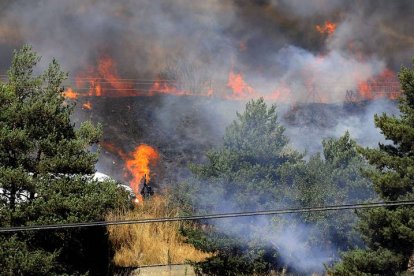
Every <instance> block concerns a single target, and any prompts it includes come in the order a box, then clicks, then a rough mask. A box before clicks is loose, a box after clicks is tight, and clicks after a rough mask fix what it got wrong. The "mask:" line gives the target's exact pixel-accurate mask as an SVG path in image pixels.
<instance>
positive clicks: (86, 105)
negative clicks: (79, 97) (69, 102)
mask: <svg viewBox="0 0 414 276" xmlns="http://www.w3.org/2000/svg"><path fill="white" fill-rule="evenodd" d="M82 108H83V109H88V110H91V109H92V104H91V102H90V101H87V102H86V103H84V104H83V105H82Z"/></svg>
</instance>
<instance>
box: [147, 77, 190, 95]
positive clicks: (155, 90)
mask: <svg viewBox="0 0 414 276" xmlns="http://www.w3.org/2000/svg"><path fill="white" fill-rule="evenodd" d="M155 94H170V95H176V96H183V95H191V93H190V92H189V91H185V90H180V89H177V87H176V85H175V84H173V83H171V82H170V81H166V80H156V81H154V83H153V84H152V86H151V88H150V89H149V95H150V96H153V95H155Z"/></svg>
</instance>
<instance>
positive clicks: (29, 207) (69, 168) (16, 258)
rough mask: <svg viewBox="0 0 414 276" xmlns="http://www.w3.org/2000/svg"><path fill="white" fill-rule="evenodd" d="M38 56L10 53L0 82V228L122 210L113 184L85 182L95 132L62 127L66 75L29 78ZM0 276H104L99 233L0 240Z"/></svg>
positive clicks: (67, 111) (93, 157) (54, 68)
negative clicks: (96, 275) (65, 275)
mask: <svg viewBox="0 0 414 276" xmlns="http://www.w3.org/2000/svg"><path fill="white" fill-rule="evenodd" d="M39 61H40V57H38V56H37V54H36V53H34V52H33V51H32V49H31V47H30V46H27V45H26V46H24V47H22V49H20V50H19V51H15V53H14V57H13V60H12V65H11V68H10V70H9V71H8V81H7V82H6V83H0V226H1V227H11V226H24V225H39V224H55V223H72V222H85V221H96V220H103V219H104V215H105V213H106V212H107V211H108V210H110V209H114V208H123V207H126V206H128V199H127V196H126V195H125V193H124V192H123V191H122V190H120V189H119V188H118V187H117V185H116V183H114V182H113V181H107V182H103V183H100V182H97V181H94V180H93V173H94V166H95V163H96V161H97V157H98V155H97V153H96V152H91V151H90V148H91V147H92V146H93V145H94V144H96V142H97V141H98V139H99V137H100V135H101V129H100V127H95V126H93V125H92V123H91V122H84V123H82V124H81V125H80V126H79V127H78V128H75V127H74V125H73V124H72V123H71V121H70V116H71V114H72V111H73V105H71V104H68V103H67V102H66V101H65V99H64V97H63V95H62V82H63V81H64V79H65V78H66V74H65V73H63V72H62V71H61V69H60V66H59V64H58V63H57V61H56V60H53V61H52V62H51V63H50V65H49V67H48V69H47V70H46V71H45V72H44V73H42V74H40V75H38V76H35V75H34V70H35V66H36V64H37V63H38V62H39ZM0 248H1V250H0V267H1V268H2V269H1V272H0V274H5V275H15V274H16V275H22V274H53V273H70V274H77V273H85V272H87V271H89V272H91V273H105V271H106V270H107V269H108V265H109V259H108V258H109V253H110V247H109V244H108V241H107V238H106V229H105V228H93V229H92V228H91V229H74V230H52V231H32V232H20V233H15V234H10V235H8V234H7V235H6V234H0Z"/></svg>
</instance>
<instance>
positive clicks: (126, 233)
mask: <svg viewBox="0 0 414 276" xmlns="http://www.w3.org/2000/svg"><path fill="white" fill-rule="evenodd" d="M176 215H178V210H171V209H170V208H168V204H167V201H166V200H165V199H164V198H162V197H158V196H156V197H153V198H152V199H151V200H150V201H146V202H145V204H144V205H140V206H137V207H136V208H135V209H134V210H132V211H129V212H127V213H123V214H114V213H112V214H109V215H108V216H107V220H128V219H143V218H157V217H172V216H176ZM182 223H183V222H166V223H146V224H132V225H118V226H109V227H108V228H109V238H110V240H111V242H112V244H113V245H114V247H115V256H114V262H115V264H116V265H118V266H140V265H151V264H168V263H183V262H185V261H187V260H190V261H202V260H204V259H206V258H207V257H209V256H210V254H207V253H204V252H202V251H199V250H197V249H195V248H194V246H192V245H190V244H187V243H185V239H184V238H183V237H182V236H181V235H180V233H179V229H180V226H181V224H182Z"/></svg>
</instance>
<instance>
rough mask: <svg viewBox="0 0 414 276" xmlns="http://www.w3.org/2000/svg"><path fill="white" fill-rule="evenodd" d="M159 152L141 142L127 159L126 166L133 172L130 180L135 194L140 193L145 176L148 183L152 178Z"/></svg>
mask: <svg viewBox="0 0 414 276" xmlns="http://www.w3.org/2000/svg"><path fill="white" fill-rule="evenodd" d="M158 160H159V154H158V152H157V151H156V150H155V149H154V148H153V147H151V146H149V145H146V144H141V145H139V146H138V147H136V148H135V150H134V151H133V152H132V153H130V154H129V158H128V159H127V160H125V167H126V168H127V169H128V172H129V173H130V174H131V176H132V179H131V181H130V182H129V185H130V187H131V188H132V190H134V192H135V194H136V195H137V196H138V195H139V186H140V183H141V180H142V179H143V178H144V177H145V178H146V181H147V183H149V181H150V180H151V167H152V166H155V165H156V164H157V163H158Z"/></svg>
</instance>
